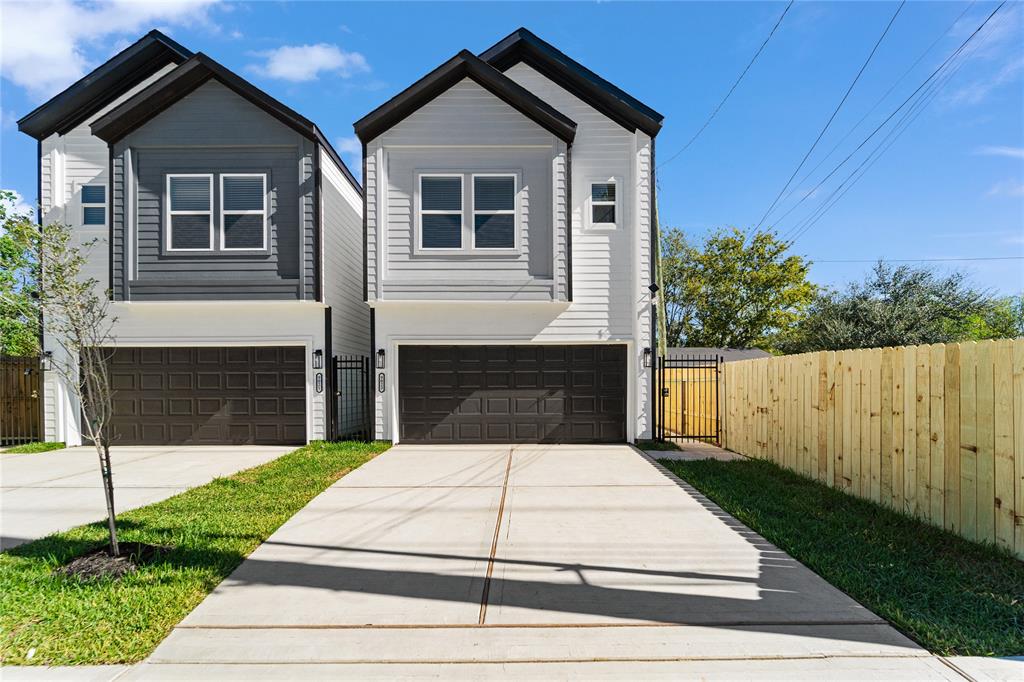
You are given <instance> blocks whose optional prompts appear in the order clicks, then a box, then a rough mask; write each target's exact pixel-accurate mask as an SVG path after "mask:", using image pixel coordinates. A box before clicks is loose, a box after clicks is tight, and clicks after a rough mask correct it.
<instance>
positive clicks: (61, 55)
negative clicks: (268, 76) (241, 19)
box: [0, 0, 215, 101]
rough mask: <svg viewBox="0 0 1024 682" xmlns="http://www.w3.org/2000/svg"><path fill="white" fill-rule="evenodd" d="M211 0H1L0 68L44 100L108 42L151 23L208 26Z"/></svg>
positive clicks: (116, 41)
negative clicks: (85, 1) (81, 0)
mask: <svg viewBox="0 0 1024 682" xmlns="http://www.w3.org/2000/svg"><path fill="white" fill-rule="evenodd" d="M214 2H215V0H157V1H152V2H137V1H135V2H133V1H132V0H108V1H105V2H97V3H89V4H78V3H75V2H71V0H42V1H40V0H37V1H35V2H6V1H5V2H4V3H3V7H2V9H0V13H2V16H3V21H0V24H2V27H0V43H2V47H0V74H2V75H3V77H4V78H6V79H7V80H9V81H10V82H12V83H14V84H15V85H18V86H21V87H23V88H25V90H27V91H28V94H29V96H31V97H32V98H33V99H35V100H37V101H42V100H45V99H47V98H49V97H51V96H53V95H54V94H56V93H57V92H60V91H61V90H63V89H64V88H66V87H67V86H68V85H70V84H71V83H73V82H74V81H76V80H78V79H79V78H81V77H82V76H83V75H85V74H86V73H88V72H89V71H90V70H91V69H93V68H95V67H96V66H97V65H98V64H99V63H101V62H103V61H105V60H106V59H107V58H108V57H109V56H110V54H111V53H110V52H109V48H110V46H111V45H113V46H115V47H116V46H117V45H123V44H124V40H125V39H126V38H128V39H131V40H134V39H135V38H137V37H139V35H141V34H142V33H144V32H145V31H147V30H149V29H150V28H152V27H153V26H154V25H162V26H169V25H199V24H202V25H206V26H209V25H210V19H209V10H210V7H211V6H212V5H213V4H214ZM125 34H129V35H127V36H126V35H125ZM94 52H99V53H102V54H103V55H104V56H103V57H102V58H100V59H93V58H92V57H90V56H89V55H90V53H94Z"/></svg>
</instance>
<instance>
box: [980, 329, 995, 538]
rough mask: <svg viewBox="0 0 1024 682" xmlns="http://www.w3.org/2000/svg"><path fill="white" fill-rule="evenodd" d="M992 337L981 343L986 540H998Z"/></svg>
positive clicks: (982, 511) (982, 498)
mask: <svg viewBox="0 0 1024 682" xmlns="http://www.w3.org/2000/svg"><path fill="white" fill-rule="evenodd" d="M994 345H995V343H994V342H992V341H982V342H980V343H979V344H978V369H977V372H978V378H977V386H978V400H977V410H978V411H977V420H978V421H977V424H978V427H977V439H978V456H977V459H978V496H977V503H978V512H977V523H978V535H977V539H978V540H981V541H984V542H995V523H996V519H995V497H996V491H995V480H993V477H994V476H995V373H994V369H995V368H994V364H993V360H994V359H995V358H994V354H993V350H994V348H993V346H994Z"/></svg>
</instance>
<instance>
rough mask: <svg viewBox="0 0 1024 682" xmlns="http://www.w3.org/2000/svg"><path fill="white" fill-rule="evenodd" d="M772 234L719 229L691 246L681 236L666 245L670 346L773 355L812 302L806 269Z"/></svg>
mask: <svg viewBox="0 0 1024 682" xmlns="http://www.w3.org/2000/svg"><path fill="white" fill-rule="evenodd" d="M788 249H789V245H788V244H787V243H786V242H783V241H781V240H780V239H779V238H778V237H777V236H776V235H775V234H774V233H772V232H762V231H758V232H755V233H754V234H753V235H751V236H749V237H748V236H747V234H746V233H744V232H743V231H741V230H738V229H736V228H732V229H719V230H716V231H715V232H713V233H712V234H710V235H708V236H707V237H705V239H704V241H703V242H702V243H701V244H697V245H695V244H692V243H690V242H689V241H688V240H687V239H686V236H685V235H684V234H683V232H682V231H681V230H678V229H672V230H669V231H667V232H665V233H664V234H663V236H662V240H661V278H662V291H661V295H662V296H663V297H664V304H665V324H666V335H667V337H668V344H669V345H671V346H684V345H686V346H713V347H731V348H746V347H751V346H760V347H766V348H771V342H772V339H773V338H774V336H775V334H776V333H777V332H778V331H779V330H781V329H785V328H787V327H789V326H790V325H792V324H794V323H795V322H796V321H797V320H798V319H799V318H800V317H801V315H802V314H803V312H804V310H805V309H806V308H807V306H808V305H809V304H810V302H811V300H812V299H813V297H814V294H815V291H816V288H815V286H814V285H813V284H811V283H810V282H809V281H808V280H807V274H808V263H807V261H805V260H804V259H803V258H801V257H800V256H794V255H787V251H788Z"/></svg>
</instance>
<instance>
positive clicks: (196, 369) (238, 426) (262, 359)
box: [110, 346, 306, 445]
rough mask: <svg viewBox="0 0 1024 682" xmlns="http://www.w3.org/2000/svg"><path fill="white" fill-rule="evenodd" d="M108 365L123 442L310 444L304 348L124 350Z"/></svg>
mask: <svg viewBox="0 0 1024 682" xmlns="http://www.w3.org/2000/svg"><path fill="white" fill-rule="evenodd" d="M110 371H111V373H110V378H111V384H112V385H113V388H114V391H115V392H114V419H113V422H112V425H113V431H112V433H113V434H114V437H115V438H116V440H115V441H114V442H115V443H117V444H121V445H217V444H238V445H241V444H288V443H305V442H306V379H305V351H304V349H303V348H302V347H298V346H282V347H275V348H263V347H254V348H118V349H116V350H115V351H114V353H113V357H112V358H111V370H110Z"/></svg>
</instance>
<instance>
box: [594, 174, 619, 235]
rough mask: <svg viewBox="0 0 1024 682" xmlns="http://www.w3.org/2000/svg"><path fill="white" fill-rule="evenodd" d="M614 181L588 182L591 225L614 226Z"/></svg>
mask: <svg viewBox="0 0 1024 682" xmlns="http://www.w3.org/2000/svg"><path fill="white" fill-rule="evenodd" d="M615 210H616V192H615V181H614V180H609V181H607V182H593V183H591V184H590V224H591V226H592V227H615Z"/></svg>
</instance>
